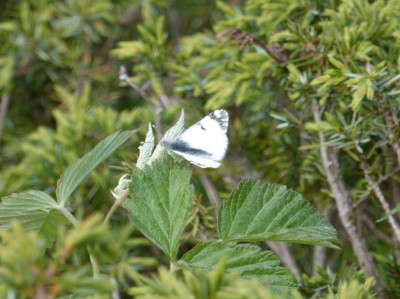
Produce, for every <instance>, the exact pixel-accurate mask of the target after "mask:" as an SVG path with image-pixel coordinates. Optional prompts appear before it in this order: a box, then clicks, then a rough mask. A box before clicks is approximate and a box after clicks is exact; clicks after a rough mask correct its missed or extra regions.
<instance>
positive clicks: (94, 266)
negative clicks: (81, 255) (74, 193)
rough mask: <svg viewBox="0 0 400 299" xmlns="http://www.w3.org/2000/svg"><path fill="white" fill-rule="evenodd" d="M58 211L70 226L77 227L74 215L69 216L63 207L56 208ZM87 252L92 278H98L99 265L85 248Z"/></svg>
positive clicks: (69, 213) (68, 212)
mask: <svg viewBox="0 0 400 299" xmlns="http://www.w3.org/2000/svg"><path fill="white" fill-rule="evenodd" d="M57 208H58V210H59V211H60V212H61V213H63V214H64V216H65V217H66V218H67V219H68V220H69V222H71V224H72V225H73V226H74V227H76V226H77V225H78V220H76V218H75V217H74V215H72V214H71V212H70V211H68V210H67V209H66V208H65V207H64V206H61V205H59V206H57ZM86 248H87V250H88V252H89V259H90V263H91V264H92V270H93V276H94V277H97V276H99V273H100V270H99V264H98V263H97V260H96V258H95V257H94V256H93V255H92V253H91V250H90V248H89V247H86Z"/></svg>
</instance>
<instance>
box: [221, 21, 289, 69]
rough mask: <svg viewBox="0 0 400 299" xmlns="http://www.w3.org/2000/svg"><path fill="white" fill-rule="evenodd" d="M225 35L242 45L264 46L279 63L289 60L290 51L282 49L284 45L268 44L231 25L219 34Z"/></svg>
mask: <svg viewBox="0 0 400 299" xmlns="http://www.w3.org/2000/svg"><path fill="white" fill-rule="evenodd" d="M224 36H227V37H229V38H230V39H231V40H236V41H238V43H239V46H240V47H245V46H247V45H250V44H256V45H258V46H260V47H261V48H263V49H264V50H265V52H267V53H268V55H269V56H270V57H271V58H272V59H274V60H275V61H276V62H277V63H279V64H283V63H285V62H287V61H288V53H287V52H286V51H284V50H283V49H282V47H279V46H276V45H267V44H266V43H264V42H263V41H262V40H260V39H259V38H257V37H255V36H254V35H252V34H250V33H247V32H246V31H243V30H242V29H239V28H236V27H231V28H228V29H226V30H224V31H222V32H221V33H219V34H218V36H217V37H218V38H222V37H224Z"/></svg>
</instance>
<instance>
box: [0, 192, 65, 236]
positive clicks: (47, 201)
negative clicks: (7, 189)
mask: <svg viewBox="0 0 400 299" xmlns="http://www.w3.org/2000/svg"><path fill="white" fill-rule="evenodd" d="M57 208H58V205H57V203H56V201H55V200H54V199H53V198H51V197H50V196H49V195H47V194H46V193H44V192H41V191H35V190H30V191H26V192H21V193H14V194H11V195H9V196H7V197H4V198H3V199H2V202H1V204H0V228H1V229H7V228H10V227H11V226H12V222H13V221H15V220H16V221H18V222H20V223H21V224H22V226H23V228H24V229H26V230H36V231H38V232H39V233H42V234H43V235H44V236H45V237H46V238H47V239H48V240H51V238H52V236H53V235H54V234H55V233H56V232H57V226H58V225H59V224H60V222H61V219H63V216H62V215H61V214H60V213H59V212H58V211H56V209H57Z"/></svg>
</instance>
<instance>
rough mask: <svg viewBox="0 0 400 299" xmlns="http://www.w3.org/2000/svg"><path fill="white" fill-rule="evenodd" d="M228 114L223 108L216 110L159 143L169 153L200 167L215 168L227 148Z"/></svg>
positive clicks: (219, 163)
mask: <svg viewBox="0 0 400 299" xmlns="http://www.w3.org/2000/svg"><path fill="white" fill-rule="evenodd" d="M228 121H229V116H228V112H226V111H225V110H216V111H214V112H211V113H210V114H209V115H207V116H206V117H204V118H203V119H202V120H200V121H199V122H197V123H195V124H194V125H192V126H191V127H189V128H188V129H187V130H185V131H184V132H183V133H182V134H181V135H179V136H178V137H176V138H174V139H172V140H164V139H163V140H162V141H161V144H162V145H163V146H164V147H165V148H166V149H167V151H168V153H169V154H172V155H174V154H176V155H178V156H181V157H183V158H185V159H186V160H188V161H189V162H191V163H193V164H194V165H197V166H199V167H201V168H207V167H211V168H217V167H219V166H220V165H221V162H222V160H223V159H224V157H225V154H226V150H227V148H228V137H227V136H226V132H227V130H228Z"/></svg>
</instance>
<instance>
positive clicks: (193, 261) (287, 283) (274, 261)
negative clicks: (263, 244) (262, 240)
mask: <svg viewBox="0 0 400 299" xmlns="http://www.w3.org/2000/svg"><path fill="white" fill-rule="evenodd" d="M221 259H222V260H223V259H225V260H226V266H225V271H227V272H233V273H237V274H238V275H239V277H241V278H246V279H255V280H257V281H259V282H260V283H261V284H263V285H265V286H269V287H271V286H272V287H273V288H272V289H274V290H276V291H279V292H282V291H283V292H284V291H287V289H286V288H287V287H294V286H295V285H296V284H295V283H294V279H293V276H292V275H291V274H290V272H289V271H288V270H287V269H285V268H282V267H280V266H279V259H278V258H277V257H276V256H274V255H273V254H272V253H271V252H269V251H261V248H259V247H258V246H255V245H248V244H240V245H237V244H234V243H220V242H207V243H203V244H200V245H197V246H196V247H195V248H193V249H192V250H191V251H189V252H187V253H186V254H185V255H184V256H183V257H182V259H181V260H180V261H179V264H180V265H184V266H186V267H189V268H192V269H196V270H200V271H205V272H209V271H211V270H212V269H214V268H215V267H216V265H217V264H218V262H219V261H220V260H221Z"/></svg>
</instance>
